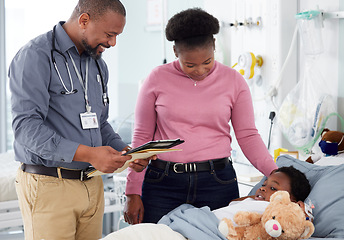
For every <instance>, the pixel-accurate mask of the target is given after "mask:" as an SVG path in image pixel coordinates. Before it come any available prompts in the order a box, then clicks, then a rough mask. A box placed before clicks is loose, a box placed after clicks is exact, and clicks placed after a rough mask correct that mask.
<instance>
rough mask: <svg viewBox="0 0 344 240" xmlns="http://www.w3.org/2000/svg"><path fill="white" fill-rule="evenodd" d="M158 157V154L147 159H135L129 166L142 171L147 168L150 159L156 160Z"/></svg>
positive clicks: (136, 170)
mask: <svg viewBox="0 0 344 240" xmlns="http://www.w3.org/2000/svg"><path fill="white" fill-rule="evenodd" d="M156 159H157V156H156V155H154V156H152V157H149V158H146V159H135V160H134V161H133V162H131V163H130V164H129V167H130V168H132V169H133V170H134V171H135V172H142V171H143V170H145V168H146V167H147V165H148V164H149V161H150V160H156Z"/></svg>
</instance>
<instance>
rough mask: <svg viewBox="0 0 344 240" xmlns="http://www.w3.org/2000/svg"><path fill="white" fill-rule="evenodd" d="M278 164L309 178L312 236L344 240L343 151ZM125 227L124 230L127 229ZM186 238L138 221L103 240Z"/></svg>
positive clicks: (282, 160)
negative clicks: (326, 156) (290, 167)
mask: <svg viewBox="0 0 344 240" xmlns="http://www.w3.org/2000/svg"><path fill="white" fill-rule="evenodd" d="M277 165H278V166H279V167H282V166H291V165H292V166H294V167H295V168H297V169H299V170H300V171H302V172H303V173H305V175H306V177H307V178H308V180H309V181H310V184H311V187H312V190H311V193H310V194H309V196H308V198H307V199H306V202H307V203H309V202H311V203H312V204H314V209H313V214H314V225H315V232H314V234H313V236H312V237H311V239H344V154H343V155H342V156H337V157H333V158H332V159H331V158H329V159H326V158H325V159H324V161H322V160H320V161H319V162H317V164H310V163H307V162H305V161H301V160H298V159H296V158H294V157H292V156H289V155H281V156H280V157H278V158H277ZM264 181H265V178H263V179H262V180H261V181H260V182H259V183H258V184H257V185H256V186H255V187H254V188H253V189H252V190H251V192H250V193H249V195H253V194H254V193H255V191H256V189H257V188H259V187H260V186H261V185H262V183H263V182H264ZM126 229H127V230H126ZM166 236H169V237H171V238H168V239H185V238H184V237H183V236H181V235H180V234H179V233H177V232H175V231H173V230H172V229H171V228H169V227H167V226H166V225H165V226H164V225H161V224H149V225H145V224H142V225H141V226H140V224H138V225H134V226H129V227H127V228H124V229H121V230H120V231H117V232H113V233H111V234H109V235H107V236H106V237H105V238H104V240H112V239H126V240H131V239H133V240H134V239H135V240H137V239H141V240H145V239H147V240H148V239H149V240H154V239H157V240H158V239H166V238H165V237H166Z"/></svg>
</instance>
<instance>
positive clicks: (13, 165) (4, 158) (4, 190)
mask: <svg viewBox="0 0 344 240" xmlns="http://www.w3.org/2000/svg"><path fill="white" fill-rule="evenodd" d="M0 166H1V174H0V202H4V201H10V200H16V199H17V193H16V189H15V177H16V173H17V170H18V168H19V166H20V163H19V162H16V161H14V153H13V152H7V153H1V154H0Z"/></svg>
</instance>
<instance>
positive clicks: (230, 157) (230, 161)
mask: <svg viewBox="0 0 344 240" xmlns="http://www.w3.org/2000/svg"><path fill="white" fill-rule="evenodd" d="M228 160H229V163H230V164H233V160H232V156H229V157H228Z"/></svg>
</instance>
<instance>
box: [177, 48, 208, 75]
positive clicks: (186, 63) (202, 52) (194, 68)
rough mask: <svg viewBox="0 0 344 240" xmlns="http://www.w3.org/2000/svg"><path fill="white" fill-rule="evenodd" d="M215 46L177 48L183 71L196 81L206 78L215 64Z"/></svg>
mask: <svg viewBox="0 0 344 240" xmlns="http://www.w3.org/2000/svg"><path fill="white" fill-rule="evenodd" d="M214 50H215V47H214V46H213V45H210V46H208V47H204V48H201V47H199V48H195V49H192V50H188V49H187V50H186V49H181V50H178V51H177V50H176V48H175V47H174V52H175V55H176V57H177V58H179V64H180V67H181V69H182V71H183V72H184V73H185V74H186V75H188V76H189V77H190V78H192V79H193V80H195V81H201V80H203V79H205V78H206V77H207V76H208V74H209V72H210V70H211V69H212V67H213V66H214Z"/></svg>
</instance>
